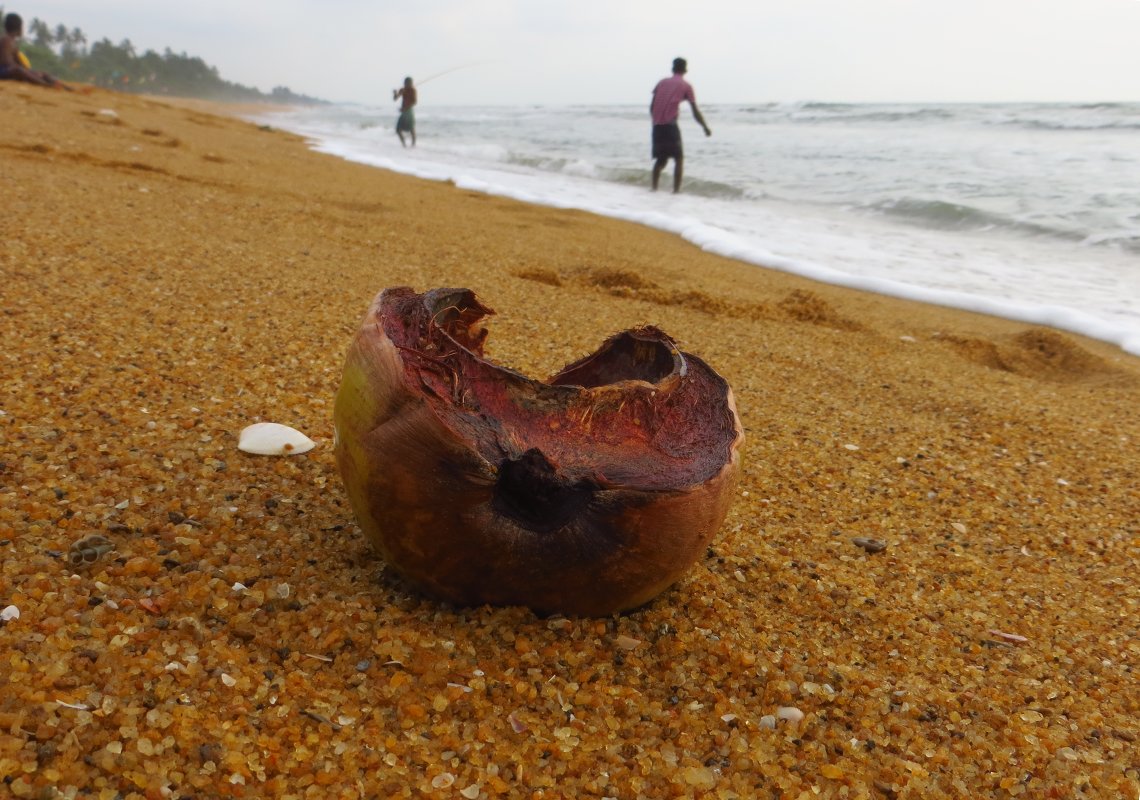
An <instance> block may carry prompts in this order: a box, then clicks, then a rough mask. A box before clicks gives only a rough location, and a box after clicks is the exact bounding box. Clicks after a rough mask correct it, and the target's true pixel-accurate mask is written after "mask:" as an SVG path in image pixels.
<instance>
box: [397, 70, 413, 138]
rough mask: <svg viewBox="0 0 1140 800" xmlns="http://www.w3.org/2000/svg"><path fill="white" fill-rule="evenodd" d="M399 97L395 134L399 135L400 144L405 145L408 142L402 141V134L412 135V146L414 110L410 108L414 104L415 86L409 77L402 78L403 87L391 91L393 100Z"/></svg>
mask: <svg viewBox="0 0 1140 800" xmlns="http://www.w3.org/2000/svg"><path fill="white" fill-rule="evenodd" d="M400 98H403V102H402V103H400V118H399V119H398V120H396V135H397V136H399V137H400V144H402V145H403V146H404V147H407V146H408V143H407V142H405V141H404V134H405V133H410V134H411V135H412V147H415V146H416V112H414V111H413V110H412V109H413V108H415V106H416V87H415V86H412V79H411V78H404V87H403V88H402V89H396V90H394V91H393V92H392V99H393V100H398V99H400Z"/></svg>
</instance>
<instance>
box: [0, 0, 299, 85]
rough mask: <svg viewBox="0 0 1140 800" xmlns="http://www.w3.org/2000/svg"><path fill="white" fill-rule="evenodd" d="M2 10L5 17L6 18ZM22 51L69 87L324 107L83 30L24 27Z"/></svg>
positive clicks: (197, 62)
mask: <svg viewBox="0 0 1140 800" xmlns="http://www.w3.org/2000/svg"><path fill="white" fill-rule="evenodd" d="M4 13H5V12H4V9H3V7H0V16H3V14H4ZM20 50H21V51H22V52H23V53H24V55H26V56H27V57H28V59H29V60H30V61H31V63H32V65H33V66H34V67H35V68H36V69H38V70H43V71H45V72H48V73H50V74H52V75H54V76H56V77H58V78H60V79H61V80H64V81H78V82H82V83H90V84H94V85H96V86H102V87H106V88H113V89H116V90H119V91H124V92H135V93H139V94H158V95H171V96H176V97H198V98H203V99H207V100H219V101H225V102H247V103H248V102H271V103H289V104H298V103H319V102H321V101H320V100H318V99H317V98H314V97H307V96H305V95H301V94H296V93H294V92H293V91H291V90H290V89H289V88H288V87H285V86H277V87H274V88H273V89H272V90H271V91H269V92H268V93H266V92H262V91H261V90H259V89H256V88H254V87H250V86H243V85H241V84H238V83H233V82H231V81H227V80H225V79H223V78H222V77H221V75H220V74H219V73H218V69H217V67H213V66H211V65H209V64H207V63H206V62H205V61H203V60H202V59H201V58H199V57H197V56H191V55H187V54H186V53H175V52H173V51H172V50H171V49H170V48H169V47H167V48H165V49H164V50H163V52H161V53H159V52H157V51H155V50H151V49H148V50H145V51H143V52H142V53H140V52H139V51H138V49H137V48H136V47H135V45H134V44H132V42H131V40H130V39H123V40H122V41H121V42H119V43H118V44H116V43H114V42H112V41H111V40H110V39H108V38H103V39H100V40H98V41H95V42H90V41H89V39H88V37H87V34H85V33H84V32H83V31H82V30H81V29H79V28H68V27H67V26H66V25H63V24H60V25H55V26H54V27H53V26H52V25H49V24H48V23H46V22H44V21H43V20H41V19H38V18H33V19H31V20H30V21H26V22H25V24H24V40H23V42H22V43H21V45H20Z"/></svg>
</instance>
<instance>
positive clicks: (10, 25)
mask: <svg viewBox="0 0 1140 800" xmlns="http://www.w3.org/2000/svg"><path fill="white" fill-rule="evenodd" d="M23 35H24V20H23V18H22V17H21V16H20V15H19V14H8V15H7V16H5V17H4V36H3V37H0V80H9V81H26V82H27V83H34V84H36V85H37V86H60V87H63V88H64V89H69V88H70V87H68V86H65V85H64V84H62V83H60V82H59V81H57V80H56V79H55V78H53V77H52V76H51V75H48V74H47V73H46V72H40V71H38V70H34V69H28V68H27V67H25V66H24V64H23V63H22V62H21V60H20V38H21V37H22V36H23Z"/></svg>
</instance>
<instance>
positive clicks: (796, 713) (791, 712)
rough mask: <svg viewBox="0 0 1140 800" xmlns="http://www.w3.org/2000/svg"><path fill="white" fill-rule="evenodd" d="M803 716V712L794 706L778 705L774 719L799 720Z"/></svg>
mask: <svg viewBox="0 0 1140 800" xmlns="http://www.w3.org/2000/svg"><path fill="white" fill-rule="evenodd" d="M803 718H804V712H802V711H800V710H799V709H798V708H796V707H795V706H780V707H779V708H777V709H776V719H782V720H786V721H787V722H799V721H800V720H802V719H803Z"/></svg>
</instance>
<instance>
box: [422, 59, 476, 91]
mask: <svg viewBox="0 0 1140 800" xmlns="http://www.w3.org/2000/svg"><path fill="white" fill-rule="evenodd" d="M490 63H491V62H490V61H472V62H471V63H470V64H460V65H459V66H458V67H452V68H451V69H445V70H444V71H443V72H437V73H435V74H434V75H428V76H427V77H426V78H424V79H422V80H420V81H417V85H418V86H423V85H424V84H425V83H427V82H428V81H434V80H435V79H436V78H442V77H443V76H444V75H450V74H451V73H452V72H457V71H458V70H461V69H467V68H468V67H477V66H479V65H480V64H490Z"/></svg>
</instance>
